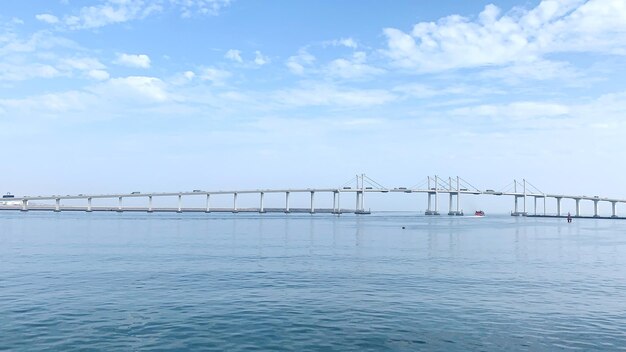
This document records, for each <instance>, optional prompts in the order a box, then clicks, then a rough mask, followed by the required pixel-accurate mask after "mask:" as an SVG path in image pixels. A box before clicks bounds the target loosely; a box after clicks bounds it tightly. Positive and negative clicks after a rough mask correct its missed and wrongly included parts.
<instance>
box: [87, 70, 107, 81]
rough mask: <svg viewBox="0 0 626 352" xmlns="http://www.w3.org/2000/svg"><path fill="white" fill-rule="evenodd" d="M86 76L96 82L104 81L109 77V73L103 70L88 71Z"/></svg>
mask: <svg viewBox="0 0 626 352" xmlns="http://www.w3.org/2000/svg"><path fill="white" fill-rule="evenodd" d="M87 74H88V75H89V77H91V78H93V79H96V80H98V81H106V80H107V79H109V77H110V75H109V73H108V72H107V71H105V70H90V71H89V72H88V73H87Z"/></svg>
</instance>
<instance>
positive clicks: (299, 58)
mask: <svg viewBox="0 0 626 352" xmlns="http://www.w3.org/2000/svg"><path fill="white" fill-rule="evenodd" d="M314 61H315V56H313V55H311V54H309V52H308V51H306V49H300V50H299V51H298V54H297V55H294V56H290V57H289V58H288V59H287V68H289V71H291V72H292V73H294V74H297V75H302V74H304V69H305V67H310V66H311V65H312V64H313V62H314Z"/></svg>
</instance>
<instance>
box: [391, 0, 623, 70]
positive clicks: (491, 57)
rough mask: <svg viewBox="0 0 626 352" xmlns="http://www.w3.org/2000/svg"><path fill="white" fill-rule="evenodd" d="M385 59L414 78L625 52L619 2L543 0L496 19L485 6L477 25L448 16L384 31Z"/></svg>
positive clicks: (493, 9)
mask: <svg viewBox="0 0 626 352" xmlns="http://www.w3.org/2000/svg"><path fill="white" fill-rule="evenodd" d="M384 34H385V36H386V37H387V44H388V48H387V50H385V53H386V55H387V56H388V57H389V58H391V59H392V61H393V62H394V63H395V64H396V65H398V66H400V67H404V68H409V69H414V70H417V71H418V72H436V71H442V70H448V69H457V68H467V67H480V66H487V65H506V64H510V63H514V62H532V61H534V60H537V59H539V58H541V57H542V56H543V55H545V54H548V53H557V52H568V51H576V52H603V53H614V54H615V53H624V50H626V4H625V3H624V2H623V1H622V0H589V1H582V0H563V1H557V0H543V1H542V2H541V3H540V4H539V5H538V6H537V7H536V8H534V9H532V10H522V9H514V10H512V11H511V12H509V13H507V14H505V15H500V10H499V9H498V8H497V7H496V6H494V5H487V6H486V7H485V9H484V10H483V12H481V13H480V15H479V16H478V18H477V19H475V20H472V19H470V18H467V17H462V16H458V15H452V16H448V17H445V18H442V19H440V20H439V21H437V22H421V23H418V24H416V25H415V26H414V27H413V30H412V31H411V32H410V33H405V32H403V31H400V30H398V29H394V28H386V29H384Z"/></svg>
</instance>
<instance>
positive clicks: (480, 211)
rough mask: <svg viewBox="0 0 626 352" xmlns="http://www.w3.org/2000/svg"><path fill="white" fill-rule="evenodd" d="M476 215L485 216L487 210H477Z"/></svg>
mask: <svg viewBox="0 0 626 352" xmlns="http://www.w3.org/2000/svg"><path fill="white" fill-rule="evenodd" d="M474 216H485V212H484V211H482V210H476V212H475V213H474Z"/></svg>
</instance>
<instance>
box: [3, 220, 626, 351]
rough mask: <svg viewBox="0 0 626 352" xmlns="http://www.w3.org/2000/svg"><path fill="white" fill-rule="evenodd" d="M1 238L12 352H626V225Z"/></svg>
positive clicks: (112, 231)
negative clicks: (169, 351)
mask: <svg viewBox="0 0 626 352" xmlns="http://www.w3.org/2000/svg"><path fill="white" fill-rule="evenodd" d="M403 227H404V228H403ZM0 229H2V230H1V231H0V350H4V349H7V350H22V349H25V350H44V349H45V350H49V349H52V350H63V351H66V350H82V349H85V348H93V349H96V350H149V349H155V348H162V349H175V350H180V349H190V350H194V349H203V350H230V351H243V350H250V349H260V350H298V351H300V350H320V351H321V350H324V351H327V350H336V351H346V350H355V351H357V350H358V351H362V350H372V351H380V350H392V351H393V350H397V351H413V350H429V351H431V350H440V351H451V350H452V351H454V350H456V351H467V350H484V351H502V350H547V351H548V350H555V349H581V350H616V349H623V348H626V335H625V334H624V333H623V326H626V303H624V302H626V282H625V281H624V277H626V265H625V264H626V238H625V237H624V233H626V231H625V230H626V222H621V221H607V220H575V222H574V223H572V224H567V223H566V222H565V221H562V220H559V219H527V218H517V217H509V216H502V217H485V218H475V217H447V216H439V217H424V216H416V215H415V214H403V213H382V214H372V215H366V216H354V215H342V216H339V217H337V216H330V215H308V214H289V215H277V214H262V215H249V214H150V215H143V214H126V213H123V214H68V213H60V214H44V213H28V214H22V213H2V214H0Z"/></svg>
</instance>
